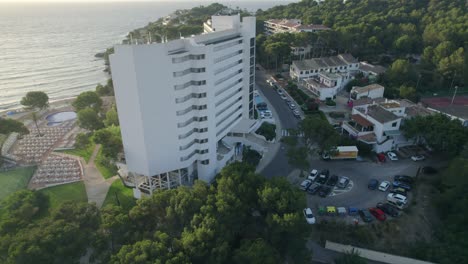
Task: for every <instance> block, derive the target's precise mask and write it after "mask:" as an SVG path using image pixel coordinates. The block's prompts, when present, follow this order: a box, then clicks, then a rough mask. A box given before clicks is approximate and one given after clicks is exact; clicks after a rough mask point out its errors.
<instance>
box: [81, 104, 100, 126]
mask: <svg viewBox="0 0 468 264" xmlns="http://www.w3.org/2000/svg"><path fill="white" fill-rule="evenodd" d="M77 115H78V124H79V125H80V127H82V128H85V129H88V130H91V131H93V130H98V129H101V128H103V127H104V124H103V122H102V120H101V118H99V115H98V113H97V112H96V110H94V109H93V108H89V107H88V108H85V109H82V110H80V111H78V114H77Z"/></svg>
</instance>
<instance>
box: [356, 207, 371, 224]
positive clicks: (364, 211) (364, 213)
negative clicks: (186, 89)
mask: <svg viewBox="0 0 468 264" xmlns="http://www.w3.org/2000/svg"><path fill="white" fill-rule="evenodd" d="M359 215H360V216H361V218H362V221H364V222H366V223H369V222H372V221H373V220H374V219H373V218H372V215H371V214H370V212H369V210H367V209H362V210H359Z"/></svg>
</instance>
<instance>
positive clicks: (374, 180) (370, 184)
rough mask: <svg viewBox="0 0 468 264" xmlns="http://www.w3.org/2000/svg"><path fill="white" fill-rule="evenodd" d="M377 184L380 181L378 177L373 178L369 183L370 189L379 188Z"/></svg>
mask: <svg viewBox="0 0 468 264" xmlns="http://www.w3.org/2000/svg"><path fill="white" fill-rule="evenodd" d="M377 186H379V181H378V180H376V179H371V180H370V181H369V183H368V184H367V188H369V190H375V189H377Z"/></svg>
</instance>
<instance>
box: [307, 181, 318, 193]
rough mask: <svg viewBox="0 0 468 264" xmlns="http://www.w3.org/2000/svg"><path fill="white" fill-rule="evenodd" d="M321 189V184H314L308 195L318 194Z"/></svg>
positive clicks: (310, 187)
mask: <svg viewBox="0 0 468 264" xmlns="http://www.w3.org/2000/svg"><path fill="white" fill-rule="evenodd" d="M319 189H320V184H318V183H313V184H312V185H310V186H309V189H307V193H309V194H312V195H314V194H316V193H317V192H318V190H319Z"/></svg>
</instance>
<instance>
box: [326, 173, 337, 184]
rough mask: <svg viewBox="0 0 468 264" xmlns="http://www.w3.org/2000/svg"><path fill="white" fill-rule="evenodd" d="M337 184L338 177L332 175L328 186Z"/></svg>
mask: <svg viewBox="0 0 468 264" xmlns="http://www.w3.org/2000/svg"><path fill="white" fill-rule="evenodd" d="M337 182H338V176H336V175H332V176H331V177H330V179H328V181H327V185H328V186H335V185H336V183H337Z"/></svg>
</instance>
